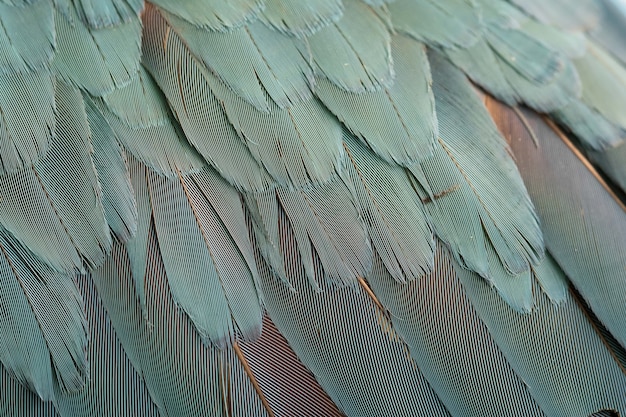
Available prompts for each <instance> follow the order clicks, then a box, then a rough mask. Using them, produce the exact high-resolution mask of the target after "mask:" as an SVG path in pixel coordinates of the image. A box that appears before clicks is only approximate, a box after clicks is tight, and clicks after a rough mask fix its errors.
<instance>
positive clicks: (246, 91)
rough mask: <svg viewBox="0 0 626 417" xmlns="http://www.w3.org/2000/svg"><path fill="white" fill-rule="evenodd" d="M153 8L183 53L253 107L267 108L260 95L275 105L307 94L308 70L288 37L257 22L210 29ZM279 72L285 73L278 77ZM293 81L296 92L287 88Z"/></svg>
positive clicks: (309, 78) (265, 101)
mask: <svg viewBox="0 0 626 417" xmlns="http://www.w3.org/2000/svg"><path fill="white" fill-rule="evenodd" d="M159 13H160V15H161V16H162V18H163V19H164V21H165V22H167V27H168V28H171V30H172V31H174V32H175V33H176V34H177V35H178V37H179V38H180V39H181V40H182V41H183V42H184V44H185V46H186V47H187V48H188V49H189V52H191V53H192V54H193V55H194V56H195V57H196V58H197V59H198V60H200V61H202V62H203V63H204V65H205V66H206V67H207V68H208V69H210V70H211V71H212V72H213V73H215V74H217V75H218V77H219V78H220V80H222V81H223V82H224V83H225V84H227V85H228V86H229V87H230V88H231V89H232V90H233V91H234V92H235V93H236V94H237V95H238V96H239V97H241V98H243V99H244V100H246V101H247V102H249V103H250V104H252V105H253V106H255V107H256V108H257V109H258V110H260V111H269V110H270V108H269V105H268V103H267V99H266V94H269V96H270V97H271V98H272V100H274V102H275V103H278V104H279V105H280V106H281V107H287V106H289V104H290V103H291V102H292V101H294V102H297V101H299V100H298V96H300V95H307V94H306V91H307V90H308V88H307V84H308V83H309V81H310V80H311V79H312V72H311V70H310V68H309V64H308V62H307V61H306V60H305V59H304V58H303V57H302V56H301V55H300V53H299V52H298V49H297V48H296V46H295V44H294V41H293V40H292V39H290V38H288V37H286V36H283V35H280V34H278V33H276V32H273V31H271V30H268V29H266V28H264V26H263V25H262V24H260V23H257V24H254V25H249V26H246V27H244V28H238V29H233V30H230V31H228V32H213V31H208V30H204V29H202V28H198V27H195V26H193V25H192V24H190V23H188V22H185V21H184V20H182V19H180V18H177V17H175V16H172V15H171V14H169V13H166V12H162V11H161V12H159ZM286 73H288V74H289V75H287V74H286ZM283 75H286V76H287V78H286V79H282V76H283ZM294 82H295V83H296V85H297V87H296V91H292V90H291V88H290V84H292V83H294ZM298 91H303V92H304V93H302V94H299V93H298ZM310 95H311V94H310V92H309V93H308V96H309V97H310Z"/></svg>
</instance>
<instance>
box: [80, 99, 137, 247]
mask: <svg viewBox="0 0 626 417" xmlns="http://www.w3.org/2000/svg"><path fill="white" fill-rule="evenodd" d="M83 99H84V100H85V110H86V113H87V121H88V123H89V127H90V130H91V141H92V143H93V147H94V150H93V163H94V167H95V168H96V173H97V174H98V181H99V183H100V185H101V187H102V206H103V208H104V217H105V219H106V222H107V224H108V225H109V227H110V228H111V230H112V231H113V233H115V234H116V235H117V236H118V238H119V239H121V240H122V241H124V242H125V241H127V240H128V239H129V238H130V237H131V236H132V235H134V234H135V232H136V231H137V203H136V202H135V196H134V194H133V189H132V186H131V184H130V177H129V174H128V166H127V165H126V155H125V154H124V151H123V150H122V148H121V147H120V145H119V144H118V143H117V140H116V138H115V133H113V131H112V130H111V128H110V127H109V125H108V124H107V122H106V120H104V118H103V116H102V114H100V112H99V111H98V110H97V109H96V107H95V105H94V104H93V102H92V101H91V99H89V98H88V97H86V96H83Z"/></svg>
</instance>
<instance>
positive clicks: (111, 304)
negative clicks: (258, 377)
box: [94, 228, 267, 417]
mask: <svg viewBox="0 0 626 417" xmlns="http://www.w3.org/2000/svg"><path fill="white" fill-rule="evenodd" d="M159 252H160V251H159V249H158V246H157V242H156V235H155V231H154V228H152V229H151V230H150V238H149V243H148V249H147V253H148V254H149V258H148V263H147V268H146V274H145V280H146V299H147V300H149V302H148V303H147V306H146V307H147V311H146V313H145V315H144V314H143V313H142V312H141V308H140V306H139V304H138V303H137V301H136V300H137V297H136V295H135V294H134V288H133V287H134V284H133V282H132V280H133V278H132V277H131V272H130V263H129V261H128V257H127V254H126V250H125V249H124V247H123V246H122V245H121V244H120V243H119V242H115V243H114V245H113V250H112V257H111V258H109V260H108V261H107V262H106V263H105V264H104V265H103V267H101V268H99V269H97V270H96V271H95V277H94V283H95V284H96V287H97V290H98V294H99V295H100V296H101V298H102V301H103V305H104V306H105V308H106V310H107V311H108V313H109V315H110V317H111V322H112V323H113V326H114V327H115V331H116V333H117V335H118V337H119V339H120V341H121V343H122V345H123V347H124V350H125V352H127V353H128V354H129V357H130V356H131V355H132V356H134V357H135V358H137V359H138V361H137V364H138V366H139V370H140V372H141V374H142V375H143V377H144V381H145V383H146V386H147V388H148V391H149V393H150V396H151V398H152V401H154V403H155V404H156V405H157V406H158V408H159V413H160V414H161V415H164V416H179V415H185V416H190V417H193V416H206V415H207V414H209V415H224V414H230V415H233V416H241V417H247V416H266V415H267V413H266V409H265V408H264V406H263V404H262V402H261V401H260V399H259V397H258V394H257V393H256V391H255V389H254V388H253V384H252V382H251V381H250V379H249V376H248V374H247V373H246V372H245V370H244V367H243V365H242V363H241V362H240V360H239V359H238V357H237V355H236V354H235V352H234V351H233V349H224V350H218V349H216V348H214V347H211V346H208V345H205V344H203V343H202V341H201V340H200V336H199V335H198V333H197V332H196V331H195V329H194V327H193V325H192V323H191V321H190V320H189V319H188V318H187V317H186V316H185V315H184V314H183V313H182V312H181V311H180V310H179V309H178V308H176V306H175V304H174V302H173V300H172V295H171V293H169V291H168V290H167V288H168V284H167V278H166V276H165V268H164V265H163V262H162V260H161V257H160V255H159ZM144 317H145V318H144ZM183 363H185V365H184V366H181V365H182V364H183ZM189 387H193V389H189Z"/></svg>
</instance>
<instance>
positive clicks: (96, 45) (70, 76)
mask: <svg viewBox="0 0 626 417" xmlns="http://www.w3.org/2000/svg"><path fill="white" fill-rule="evenodd" d="M68 13H69V14H68V15H67V16H64V15H63V14H61V13H60V12H59V11H58V10H57V13H56V14H55V19H54V21H55V24H56V41H57V49H56V54H55V57H54V61H53V68H54V69H55V70H56V72H57V73H58V74H59V75H60V76H61V78H62V79H63V80H64V81H66V82H68V83H71V84H73V85H74V86H76V87H79V88H81V89H84V90H87V91H88V92H89V93H90V94H92V95H95V96H99V95H102V94H106V93H110V92H111V91H113V90H114V89H115V88H120V87H122V86H124V85H126V84H128V83H129V82H130V81H131V80H132V78H133V77H134V76H135V74H136V73H137V71H138V69H139V60H140V56H141V50H140V45H141V21H140V20H139V17H138V16H136V17H134V18H133V19H132V20H131V21H130V22H128V23H123V24H121V25H118V26H114V27H107V28H102V29H90V28H88V27H86V26H85V24H84V23H83V22H82V21H81V20H80V19H79V18H78V16H77V13H76V10H75V9H74V6H69V7H68ZM121 45H123V46H121Z"/></svg>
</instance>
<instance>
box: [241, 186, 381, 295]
mask: <svg viewBox="0 0 626 417" xmlns="http://www.w3.org/2000/svg"><path fill="white" fill-rule="evenodd" d="M246 202H247V205H248V206H249V207H250V209H251V210H252V213H253V215H254V216H255V218H256V219H257V221H259V222H260V224H259V225H258V226H259V227H260V230H259V232H260V233H259V234H260V236H257V238H258V240H260V241H261V242H262V244H263V246H264V247H265V248H266V251H271V252H274V253H271V254H266V256H267V257H268V261H269V262H270V264H271V265H272V267H273V268H274V269H275V270H276V271H279V272H280V271H284V272H285V274H287V271H285V270H284V267H285V265H284V263H282V260H281V259H280V253H282V251H284V250H285V247H284V244H285V243H284V242H283V241H282V238H281V236H280V235H279V230H280V221H281V219H280V217H279V214H280V213H281V212H282V211H284V213H285V215H286V216H287V218H289V220H290V221H291V222H292V223H293V225H294V238H295V240H296V243H297V248H298V251H299V254H300V256H301V259H302V264H303V268H304V271H305V272H306V274H307V277H308V279H309V282H310V283H311V285H312V286H313V287H315V288H319V285H320V280H321V279H329V280H330V281H332V282H334V283H337V284H340V285H354V284H356V279H357V278H358V277H362V276H364V275H365V274H366V273H367V271H368V270H369V268H370V266H371V256H372V253H371V247H370V244H369V241H368V238H367V232H366V230H365V225H364V224H363V222H362V220H361V218H360V213H359V210H358V206H357V202H356V198H355V196H354V190H353V189H352V184H351V182H350V179H348V178H346V179H344V178H343V177H337V178H335V179H334V180H332V181H331V182H329V183H326V184H322V185H318V186H316V187H307V188H306V189H303V190H289V189H285V188H278V189H276V190H272V191H266V192H263V193H256V194H254V195H249V196H247V199H246ZM264 240H267V241H266V242H263V241H264ZM315 259H319V262H320V263H321V265H322V266H323V267H324V272H325V275H324V276H319V274H318V273H316V271H315V268H314V264H315ZM287 276H288V275H283V276H281V277H280V278H281V279H283V280H284V281H285V282H287V283H289V280H288V279H287Z"/></svg>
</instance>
